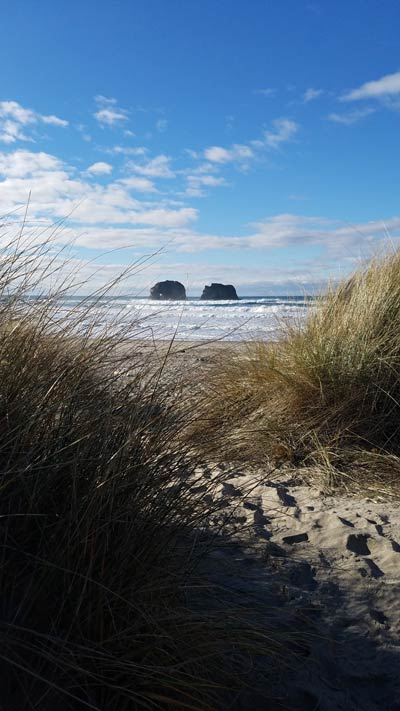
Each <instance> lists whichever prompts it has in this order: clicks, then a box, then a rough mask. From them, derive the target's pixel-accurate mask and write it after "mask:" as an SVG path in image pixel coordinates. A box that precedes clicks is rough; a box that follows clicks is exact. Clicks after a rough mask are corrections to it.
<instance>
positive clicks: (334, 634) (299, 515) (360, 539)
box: [123, 341, 400, 711]
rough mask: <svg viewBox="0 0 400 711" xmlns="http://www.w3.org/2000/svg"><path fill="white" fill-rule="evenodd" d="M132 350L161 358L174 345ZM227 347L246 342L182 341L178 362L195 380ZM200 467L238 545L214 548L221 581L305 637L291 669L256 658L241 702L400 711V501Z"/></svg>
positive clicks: (328, 710)
mask: <svg viewBox="0 0 400 711" xmlns="http://www.w3.org/2000/svg"><path fill="white" fill-rule="evenodd" d="M125 347H126V348H127V353H129V351H130V350H132V352H133V351H134V352H135V353H136V354H137V355H139V356H140V357H142V356H144V357H145V358H147V357H149V358H150V357H151V358H152V359H153V360H154V362H155V363H160V362H162V361H163V359H165V355H166V353H167V350H168V349H169V344H168V343H166V342H163V341H154V342H149V341H140V342H135V344H127V345H126V346H123V348H125ZM226 348H229V349H232V352H233V353H235V352H236V353H237V352H238V350H240V349H243V348H245V344H243V343H236V344H233V343H224V342H217V343H203V344H200V343H193V342H188V341H181V342H175V343H173V345H172V347H171V354H172V357H169V358H168V360H167V368H168V370H169V372H171V373H175V372H180V373H185V374H188V373H189V374H190V375H191V377H192V378H193V380H194V381H195V380H196V379H198V378H201V377H202V374H203V369H204V366H205V365H208V364H210V363H212V362H213V361H214V360H216V359H217V358H218V355H219V354H220V353H221V350H223V349H226ZM198 474H199V476H200V478H201V477H202V476H204V477H206V478H207V479H208V480H209V479H210V477H215V478H216V480H217V479H218V480H220V479H221V477H222V479H223V483H221V484H218V485H217V488H216V494H215V496H216V497H217V498H218V499H219V503H220V504H221V511H220V513H219V514H218V516H217V517H216V521H215V524H216V526H218V524H219V521H220V520H221V517H225V520H228V529H229V531H230V533H231V534H233V537H234V540H235V546H234V547H233V548H232V546H228V547H227V548H226V550H224V549H223V548H222V550H221V549H219V550H216V551H215V553H214V554H211V558H210V561H211V562H209V565H210V566H211V568H210V570H211V574H212V576H213V578H214V580H215V582H216V583H217V584H218V585H225V586H227V587H228V588H230V589H233V590H237V591H239V592H240V594H241V596H242V603H241V604H244V605H246V604H247V605H248V606H249V607H250V608H251V606H254V609H256V608H257V609H258V605H259V604H261V607H262V606H263V605H264V606H265V605H266V606H267V607H268V606H270V607H271V614H270V616H268V614H267V615H266V619H265V625H266V630H267V629H268V628H269V626H271V627H274V626H275V628H278V629H287V631H288V634H289V636H290V634H293V633H295V634H296V633H298V634H299V635H300V637H305V642H304V643H301V644H300V645H299V644H297V645H296V644H295V643H293V642H292V643H289V651H290V650H292V651H293V655H294V656H293V658H292V657H291V658H290V659H289V661H288V667H286V666H285V665H282V668H281V673H277V670H276V669H275V667H274V666H273V665H271V669H273V674H272V676H271V674H270V673H269V672H270V669H267V668H266V666H265V664H266V663H265V660H264V661H259V662H257V663H255V667H254V669H252V670H250V671H249V686H250V689H249V690H248V691H247V692H244V693H242V694H241V696H240V698H239V699H237V700H236V703H235V705H234V706H232V708H234V709H237V711H278V709H279V710H281V709H292V710H293V711H316V710H317V709H318V710H320V711H400V497H399V499H398V500H397V499H395V498H392V499H389V498H385V497H383V496H381V497H379V496H375V497H374V498H368V497H367V496H366V495H359V496H356V495H354V494H353V495H351V494H349V493H336V494H334V495H333V494H329V493H327V492H326V491H323V490H321V488H319V487H318V486H316V485H315V484H313V483H311V482H310V483H307V481H306V483H304V482H305V478H304V476H303V477H301V478H300V477H299V472H298V471H296V470H290V469H287V470H281V471H279V470H278V471H277V470H275V472H271V471H270V470H268V468H267V466H266V467H265V469H264V470H263V469H261V470H260V469H254V468H252V467H250V465H249V466H245V467H243V466H242V467H240V468H238V467H235V466H233V465H232V466H231V465H230V464H229V463H227V464H226V465H215V466H212V467H210V466H205V467H204V468H200V470H199V472H198ZM303 474H304V472H303ZM272 608H273V609H272ZM255 614H258V613H255ZM297 647H299V649H297ZM267 666H268V665H267ZM271 695H272V696H273V697H274V700H272V701H271Z"/></svg>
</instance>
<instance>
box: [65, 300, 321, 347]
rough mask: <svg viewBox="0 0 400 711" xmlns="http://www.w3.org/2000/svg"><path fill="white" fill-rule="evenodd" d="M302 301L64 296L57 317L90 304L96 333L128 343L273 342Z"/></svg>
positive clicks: (299, 317) (302, 313)
mask: <svg viewBox="0 0 400 711" xmlns="http://www.w3.org/2000/svg"><path fill="white" fill-rule="evenodd" d="M313 303H314V302H313V301H312V299H310V298H305V297H303V296H244V297H242V298H240V300H239V301H202V300H201V299H200V298H188V299H187V300H186V301H154V300H151V299H147V298H140V297H139V298H138V297H136V296H118V297H115V296H114V297H112V296H109V297H101V298H100V299H98V300H96V302H90V301H88V300H85V299H83V297H79V296H76V297H71V296H70V297H68V298H66V299H64V300H63V302H62V303H61V304H60V312H61V313H62V312H63V313H64V314H67V313H68V312H71V311H72V312H73V313H74V314H78V313H79V312H80V311H82V313H83V312H84V311H85V310H86V309H87V308H88V306H89V305H90V306H91V308H90V311H89V318H90V319H92V318H93V316H94V315H95V320H96V329H97V328H98V329H100V330H103V329H104V328H107V327H109V328H110V329H112V328H113V324H115V323H116V321H117V322H118V324H119V328H121V327H123V328H126V330H127V333H128V332H130V333H131V334H132V337H134V338H145V339H148V338H149V339H161V340H170V339H171V338H172V337H175V338H176V339H178V340H189V341H205V340H207V341H208V340H218V339H225V340H228V341H248V340H252V339H261V340H273V339H275V338H276V337H277V336H278V335H279V331H280V329H281V328H282V323H287V322H289V323H294V322H296V323H299V322H302V321H303V320H304V318H305V317H306V314H307V312H308V311H309V309H310V307H312V305H313Z"/></svg>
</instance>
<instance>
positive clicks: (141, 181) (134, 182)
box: [119, 176, 158, 193]
mask: <svg viewBox="0 0 400 711" xmlns="http://www.w3.org/2000/svg"><path fill="white" fill-rule="evenodd" d="M119 182H120V183H121V184H122V185H125V187H126V188H128V190H138V191H139V192H143V193H156V192H158V191H157V188H156V187H155V185H154V183H153V181H152V180H149V179H148V178H142V177H141V178H139V177H138V176H133V177H131V178H123V179H122V180H120V181H119Z"/></svg>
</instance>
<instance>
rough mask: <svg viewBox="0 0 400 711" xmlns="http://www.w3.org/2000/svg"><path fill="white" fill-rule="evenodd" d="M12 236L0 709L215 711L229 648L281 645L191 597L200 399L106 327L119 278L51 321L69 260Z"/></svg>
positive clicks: (204, 513)
mask: <svg viewBox="0 0 400 711" xmlns="http://www.w3.org/2000/svg"><path fill="white" fill-rule="evenodd" d="M22 231H23V230H21V232H20V233H19V234H18V235H17V237H16V238H14V239H10V240H9V241H8V242H7V243H6V244H5V245H4V247H3V249H2V254H1V260H0V641H1V645H0V647H1V649H0V686H1V699H0V707H1V709H4V710H5V711H11V710H12V711H14V710H15V709H17V708H18V709H22V708H24V709H40V711H54V709H55V708H59V709H60V710H62V711H63V710H64V709H84V708H88V709H96V710H97V711H100V710H102V711H103V710H105V709H107V711H112V710H113V709H115V711H117V709H118V711H124V709H129V710H130V709H167V708H168V709H178V708H183V709H197V711H200V710H201V711H205V710H206V709H216V708H221V706H220V698H221V693H222V692H224V689H226V688H227V687H234V686H235V684H234V676H235V674H236V672H237V671H238V667H237V665H235V664H234V662H233V661H232V660H233V656H234V655H233V656H232V651H233V649H235V650H238V649H240V645H241V641H242V642H243V640H244V649H249V648H250V647H252V645H255V648H257V649H260V648H261V647H262V646H263V645H264V647H267V648H268V649H269V650H272V649H273V647H274V644H273V642H272V641H271V639H269V638H268V636H266V637H265V636H264V633H263V631H262V630H261V629H260V628H256V627H255V626H254V625H252V624H247V623H246V624H244V623H243V624H242V623H241V622H240V618H239V617H238V615H237V613H236V612H235V611H234V610H233V609H229V608H228V607H226V609H225V611H224V610H223V606H222V605H220V606H219V607H218V605H216V607H215V609H213V606H212V605H210V607H209V609H207V610H204V608H202V606H201V604H200V602H199V599H200V598H201V597H202V596H203V595H205V596H208V598H207V599H209V600H210V599H211V598H210V590H209V585H208V583H207V579H206V578H204V576H203V577H202V578H199V577H198V573H197V572H196V571H197V570H198V563H199V561H200V560H202V556H203V555H204V548H205V546H206V545H208V543H207V542H208V540H209V532H210V518H211V514H212V513H213V511H214V508H213V507H215V506H216V505H215V504H213V503H210V501H211V502H212V501H213V498H214V497H213V493H214V489H215V486H216V481H215V480H209V481H208V482H207V481H205V480H204V479H203V480H202V485H203V486H202V493H201V494H199V493H197V494H196V495H195V493H194V491H195V490H196V484H197V486H198V481H197V478H198V477H197V478H196V466H197V464H198V459H197V458H196V456H195V455H194V453H193V447H192V446H191V444H190V442H189V443H187V444H186V445H185V444H184V441H183V437H182V430H183V428H184V427H185V422H186V421H187V420H188V418H189V417H190V418H191V419H193V403H192V402H190V401H184V400H182V391H181V388H180V386H179V379H177V378H176V377H174V378H172V379H171V378H168V377H160V372H159V369H158V366H157V365H156V366H154V364H151V363H150V364H148V363H145V362H143V361H142V360H141V359H140V356H139V355H138V353H137V352H136V350H135V345H134V343H133V342H131V341H130V340H129V337H130V336H131V335H132V332H136V334H137V335H138V334H140V331H139V330H138V325H137V324H130V325H129V326H128V327H126V326H124V325H123V323H122V322H116V323H114V324H113V328H112V333H111V335H110V334H109V331H106V330H104V329H103V330H102V327H101V322H100V321H99V318H98V309H96V305H97V303H98V301H99V299H100V298H101V297H102V296H104V295H106V294H108V293H110V289H111V288H114V287H115V286H117V285H118V284H116V283H115V282H114V283H113V284H109V285H107V286H106V287H104V289H100V290H98V291H97V292H96V293H95V294H94V295H93V294H92V295H91V298H89V297H83V298H82V301H81V302H80V304H79V305H78V306H74V307H71V308H70V309H66V310H64V311H63V312H60V300H64V301H65V296H66V295H68V294H69V293H71V289H73V290H76V288H77V287H76V276H75V277H70V276H69V274H70V273H71V264H70V268H69V269H68V265H67V271H66V260H65V255H63V253H62V252H61V253H60V252H58V251H56V250H55V249H54V245H53V243H52V242H51V236H50V238H48V236H47V235H45V237H43V236H42V235H39V234H38V233H35V232H34V233H32V232H31V233H29V234H28V235H23V234H21V233H22ZM67 261H68V260H67ZM72 266H73V265H72ZM136 266H137V265H136ZM140 266H141V265H139V267H140ZM66 274H67V276H66ZM32 293H35V298H32V296H31V295H32ZM277 646H279V644H278V643H277ZM246 654H247V652H246ZM246 654H245V656H246ZM236 656H237V655H236ZM227 659H229V660H230V662H229V663H228V664H227ZM224 693H225V692H224ZM216 699H219V701H217V700H216Z"/></svg>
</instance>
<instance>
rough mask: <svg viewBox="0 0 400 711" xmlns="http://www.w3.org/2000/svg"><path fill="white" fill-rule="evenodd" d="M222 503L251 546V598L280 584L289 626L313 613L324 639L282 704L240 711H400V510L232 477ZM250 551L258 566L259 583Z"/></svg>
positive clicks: (250, 705)
mask: <svg viewBox="0 0 400 711" xmlns="http://www.w3.org/2000/svg"><path fill="white" fill-rule="evenodd" d="M216 471H218V467H217V468H216ZM219 495H220V496H221V497H222V498H225V499H226V511H227V512H228V511H229V515H230V516H231V519H230V520H231V524H230V525H231V528H232V530H233V532H234V533H235V536H236V538H237V540H238V541H239V542H240V544H241V554H240V556H239V558H240V559H241V561H239V567H238V568H236V573H235V574H237V571H238V570H240V562H241V564H242V569H243V570H244V569H245V568H246V572H245V574H244V577H246V579H247V589H248V590H249V589H251V588H252V590H253V592H254V593H255V592H257V594H261V595H264V596H265V599H266V600H268V596H270V595H271V590H272V587H271V586H272V584H273V585H275V588H276V585H277V584H278V586H280V590H281V592H283V593H284V596H285V604H284V605H283V606H282V608H281V611H280V613H278V614H281V615H282V623H284V622H285V623H286V622H287V618H288V617H290V615H291V614H292V612H291V611H292V610H293V609H294V608H296V607H297V608H298V609H299V610H300V609H301V607H302V606H303V607H304V606H305V607H310V608H311V609H313V611H314V612H315V615H314V617H315V620H314V623H315V624H316V629H317V635H316V637H314V639H313V641H312V642H311V644H310V646H309V650H308V652H307V654H306V657H305V658H304V659H303V660H302V662H300V663H297V664H296V670H295V672H294V673H293V674H291V675H285V676H284V678H283V679H282V680H281V681H280V682H279V683H280V684H282V687H281V688H278V689H277V690H276V691H275V693H276V696H277V697H280V701H278V700H277V701H276V702H274V704H271V703H268V704H267V705H266V702H265V701H263V700H262V699H260V697H259V695H257V694H256V695H254V696H251V695H250V696H249V695H247V697H246V695H245V696H244V697H243V701H242V704H241V705H240V708H241V709H243V711H253V710H254V711H255V710H256V711H267V709H270V710H271V711H272V709H274V710H275V709H285V708H286V709H301V710H302V711H306V710H307V711H311V710H312V709H315V710H316V709H320V710H321V711H336V710H337V711H339V710H343V711H353V710H354V711H386V710H387V711H399V709H400V513H399V512H400V506H399V502H396V501H392V502H390V501H384V500H383V499H382V500H371V499H361V498H357V497H355V496H349V495H348V494H346V495H336V496H329V495H326V494H324V493H323V492H321V491H320V490H318V488H315V487H313V486H304V485H301V484H299V483H298V482H296V481H295V480H294V479H293V478H291V476H290V474H287V475H286V476H285V475H279V476H277V477H276V478H274V479H272V480H271V479H270V478H269V477H268V478H266V476H265V475H264V474H263V473H262V472H252V473H248V472H247V473H246V472H244V471H242V470H240V469H231V470H230V471H228V472H227V478H226V480H225V483H224V484H223V485H222V486H221V488H220V492H219ZM232 511H233V513H232ZM246 542H247V543H248V544H249V548H247V549H246ZM250 547H252V548H253V551H254V549H255V550H256V551H257V555H256V559H257V560H256V562H255V563H254V565H253V567H252V568H251V566H250V568H251V570H252V572H251V574H250V577H249V565H248V562H249V561H248V560H247V561H246V557H248V555H252V556H253V554H250V553H249V551H250ZM226 555H227V562H228V563H229V564H230V565H231V566H232V563H233V560H232V553H229V554H228V553H227V554H226ZM229 556H231V560H229ZM253 557H254V556H253ZM236 563H238V556H236ZM222 569H223V568H221V571H222ZM225 574H226V575H227V574H228V573H225ZM239 575H240V573H239ZM285 617H286V620H285ZM278 687H279V685H278ZM283 688H284V689H285V693H283Z"/></svg>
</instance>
